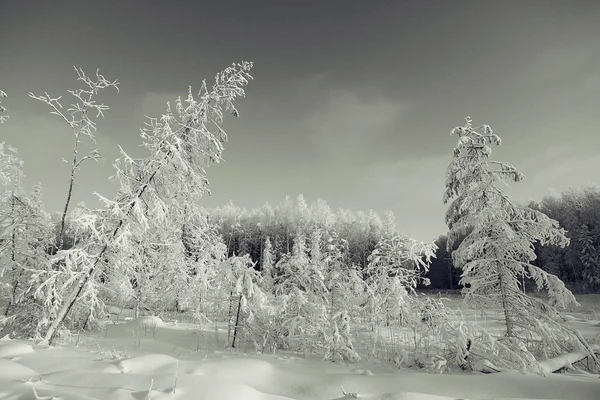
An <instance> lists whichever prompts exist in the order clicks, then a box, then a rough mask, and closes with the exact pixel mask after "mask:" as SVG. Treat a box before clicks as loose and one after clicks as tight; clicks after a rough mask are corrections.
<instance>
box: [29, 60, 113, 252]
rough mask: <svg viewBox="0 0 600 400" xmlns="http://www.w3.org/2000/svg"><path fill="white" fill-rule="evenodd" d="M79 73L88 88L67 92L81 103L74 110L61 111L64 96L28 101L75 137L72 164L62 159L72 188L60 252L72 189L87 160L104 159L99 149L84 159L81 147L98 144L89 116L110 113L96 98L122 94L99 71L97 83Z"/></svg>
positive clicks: (63, 216) (62, 223) (62, 224)
mask: <svg viewBox="0 0 600 400" xmlns="http://www.w3.org/2000/svg"><path fill="white" fill-rule="evenodd" d="M73 68H74V69H75V72H76V73H77V76H78V78H77V80H78V81H81V82H83V83H84V84H85V86H86V88H84V89H76V90H68V92H69V93H70V94H71V95H72V96H73V97H75V99H76V100H78V102H76V103H74V104H71V107H70V108H68V109H67V110H66V113H65V112H63V111H62V109H63V106H62V104H61V103H60V102H59V100H60V99H61V98H62V96H59V97H51V96H50V95H49V94H48V93H45V94H44V95H41V96H38V95H35V94H33V93H31V92H30V93H29V97H31V98H33V99H35V100H39V101H41V102H43V103H46V104H48V105H49V106H50V108H52V111H51V112H50V114H53V115H57V116H59V117H60V118H61V119H63V120H64V121H65V122H66V123H67V125H69V128H70V129H71V131H72V133H73V155H72V157H71V161H67V160H66V159H64V158H63V162H64V163H66V164H69V166H70V168H71V171H70V175H69V185H68V188H67V199H66V200H65V205H64V207H63V211H62V214H61V218H60V228H59V231H58V232H59V234H58V238H59V243H58V248H59V249H60V248H61V247H62V241H63V235H64V232H65V221H66V218H67V213H68V211H69V205H70V203H71V198H72V196H73V189H74V187H75V178H76V175H77V172H79V170H80V168H81V165H82V163H84V162H85V161H87V160H94V161H96V162H98V161H100V160H101V159H102V156H101V155H100V153H99V152H98V150H97V149H92V150H91V151H89V152H88V153H87V154H85V155H83V156H82V155H81V154H80V152H81V145H82V140H83V138H86V137H87V139H88V140H89V141H90V142H91V143H92V144H93V145H95V144H96V139H95V136H94V133H95V132H96V123H95V122H94V121H93V120H92V119H91V117H90V112H94V111H95V112H96V118H98V117H100V116H102V117H104V111H107V110H108V109H109V107H108V106H106V105H104V104H97V103H96V101H95V100H94V97H95V96H96V95H97V94H98V92H99V91H100V90H103V89H106V88H108V87H113V88H115V89H116V90H117V92H118V91H119V82H118V81H117V80H114V81H112V82H111V81H108V80H107V79H106V78H105V77H104V76H102V75H101V74H100V71H99V70H96V80H92V79H91V78H90V77H89V76H87V75H86V74H85V72H83V70H82V69H81V68H77V67H73Z"/></svg>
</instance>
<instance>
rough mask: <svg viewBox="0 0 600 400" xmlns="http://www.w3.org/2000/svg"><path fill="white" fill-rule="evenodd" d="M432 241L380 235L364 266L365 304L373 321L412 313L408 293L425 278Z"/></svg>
mask: <svg viewBox="0 0 600 400" xmlns="http://www.w3.org/2000/svg"><path fill="white" fill-rule="evenodd" d="M435 248H436V247H435V244H434V243H428V244H426V243H422V242H418V241H416V240H414V239H411V238H407V237H405V236H403V235H400V234H398V233H396V234H395V235H394V236H393V237H391V238H385V237H382V239H381V241H380V242H379V243H378V245H377V247H376V249H375V250H373V252H372V253H371V255H370V256H369V265H368V266H367V271H366V273H367V277H368V278H367V285H368V299H367V307H368V309H369V310H370V311H371V315H372V316H373V317H376V321H375V322H376V323H382V322H385V323H386V324H389V323H391V322H392V321H397V322H399V323H400V324H402V323H403V321H404V320H405V317H406V314H407V313H413V312H415V310H413V309H412V308H411V307H410V304H409V302H408V296H409V295H410V294H414V293H415V292H414V290H415V288H416V287H417V284H418V283H419V282H420V281H422V280H423V279H424V278H422V276H423V271H427V268H428V265H429V262H430V260H431V257H433V256H435Z"/></svg>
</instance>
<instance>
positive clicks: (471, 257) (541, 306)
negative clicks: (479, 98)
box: [444, 118, 577, 361]
mask: <svg viewBox="0 0 600 400" xmlns="http://www.w3.org/2000/svg"><path fill="white" fill-rule="evenodd" d="M451 134H452V135H457V136H458V137H459V139H458V145H457V146H456V148H455V149H454V157H453V159H452V161H451V162H450V165H449V167H448V171H447V180H446V191H445V194H444V203H447V202H449V201H450V200H452V199H454V200H453V201H452V203H451V204H450V207H449V209H448V211H447V213H446V223H447V225H448V228H449V229H450V232H449V242H452V240H455V238H457V237H458V236H459V234H460V233H461V232H464V231H465V230H467V229H469V228H471V229H472V232H471V233H470V234H468V236H467V237H466V238H465V239H464V240H463V241H462V243H461V244H460V246H459V247H458V249H457V250H456V251H454V252H453V253H452V258H453V260H454V263H455V265H456V267H457V268H461V269H462V280H461V283H462V285H463V287H464V288H463V293H464V295H465V299H466V300H467V302H468V303H469V304H471V305H473V306H475V307H478V308H480V309H482V310H498V311H500V312H501V313H502V315H503V320H504V323H505V325H506V332H505V336H506V337H507V338H508V339H509V340H510V341H512V342H514V343H516V344H514V345H519V346H521V345H522V343H526V348H527V349H528V350H529V351H530V352H535V353H538V354H537V355H545V356H547V355H550V354H557V353H561V352H563V351H565V350H566V349H565V344H566V342H565V340H564V339H565V335H566V336H567V337H570V338H571V339H572V343H574V342H576V341H577V338H576V335H574V334H573V333H572V331H570V329H569V328H568V327H567V326H566V325H565V324H564V319H562V317H561V315H560V313H559V312H558V311H557V310H556V308H555V306H557V307H566V306H569V305H573V304H577V302H576V300H575V297H574V296H573V294H572V293H571V292H570V291H569V290H567V289H566V288H565V286H564V284H563V283H562V282H561V281H560V279H558V278H557V277H556V276H554V275H551V274H548V273H546V272H545V271H543V270H542V269H540V268H538V267H535V266H534V265H532V264H530V262H531V261H532V260H533V259H535V253H534V247H533V243H534V242H536V241H539V242H540V243H541V244H554V245H558V246H565V245H567V244H568V243H569V240H568V238H567V237H566V236H565V231H564V230H563V229H561V228H559V227H558V222H556V221H554V220H552V219H550V218H548V217H547V216H546V215H545V214H543V213H541V212H539V211H536V210H532V209H530V208H527V207H523V206H519V205H517V204H515V203H513V202H512V201H511V199H510V198H509V196H508V195H507V194H506V193H505V192H504V190H503V189H502V187H501V183H503V181H504V180H512V181H514V182H519V181H521V180H522V179H523V178H524V176H523V174H521V173H520V172H518V171H517V170H516V169H515V167H514V166H512V165H511V164H508V163H505V162H499V161H492V160H489V157H490V155H491V152H492V150H491V145H500V144H501V140H500V138H499V137H498V136H497V135H496V134H494V133H493V132H492V130H491V128H490V127H489V126H487V125H484V126H482V127H480V128H475V127H473V126H472V124H471V119H470V118H467V122H466V125H465V126H462V127H457V128H455V129H453V130H452V133H451ZM449 245H450V244H449ZM524 277H528V278H531V279H532V280H534V281H535V283H536V285H537V287H538V288H539V289H542V288H545V289H546V290H547V291H548V295H549V299H550V304H546V303H544V302H542V301H540V300H538V299H535V298H533V297H530V296H528V295H526V294H525V293H524V292H523V288H522V285H521V282H522V281H523V278H524ZM532 334H533V335H535V337H536V338H537V340H534V341H527V338H528V337H531V335H532ZM525 359H528V360H530V359H531V357H528V356H527V355H526V354H523V358H522V359H521V360H520V361H523V360H525Z"/></svg>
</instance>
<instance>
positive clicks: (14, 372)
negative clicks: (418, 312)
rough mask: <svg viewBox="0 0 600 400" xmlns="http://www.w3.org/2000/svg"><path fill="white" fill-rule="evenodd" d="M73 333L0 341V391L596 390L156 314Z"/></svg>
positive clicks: (464, 395)
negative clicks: (356, 356)
mask: <svg viewBox="0 0 600 400" xmlns="http://www.w3.org/2000/svg"><path fill="white" fill-rule="evenodd" d="M149 323H150V324H151V325H152V329H147V327H148V324H149ZM154 326H156V328H154ZM221 335H222V334H221ZM76 340H77V341H76V342H75V341H74V342H73V343H70V344H63V345H62V346H60V347H51V348H36V347H35V346H33V343H30V342H26V341H20V340H2V341H0V400H4V399H6V400H34V399H48V400H50V399H52V398H54V399H56V400H66V399H69V400H71V399H72V400H86V399H97V400H100V399H111V400H146V399H153V400H165V399H169V400H184V399H190V400H191V399H194V400H277V399H279V400H283V399H288V400H289V399H293V400H312V399H315V400H337V399H353V398H357V399H370V400H458V399H463V400H467V399H470V400H476V399H481V400H482V399H488V400H491V399H495V400H501V399H513V400H516V399H527V400H532V399H547V400H549V399H563V400H598V399H600V379H598V377H597V375H571V374H552V375H549V376H547V377H542V376H539V375H536V374H523V373H519V372H501V373H496V374H490V375H484V374H468V373H458V372H451V373H445V374H429V373H427V372H420V371H415V370H407V369H396V368H392V367H388V366H382V365H377V364H374V363H366V362H362V363H359V365H345V364H339V363H332V362H324V361H321V360H320V359H315V358H310V357H309V358H302V357H298V356H294V355H291V354H287V355H286V354H283V353H278V354H268V355H258V354H248V353H246V354H244V353H241V352H240V353H237V352H234V351H231V350H223V343H222V340H223V337H222V336H221V343H219V342H218V340H219V339H218V337H217V336H216V335H215V331H214V329H213V328H207V329H206V330H204V331H200V332H199V331H198V328H197V326H194V325H192V324H187V323H163V322H162V320H160V319H159V318H158V317H151V318H149V317H142V318H140V319H138V320H133V321H128V322H125V323H122V324H109V325H107V330H106V331H105V332H102V333H100V334H97V335H87V336H81V337H79V338H77V339H76ZM342 387H343V389H344V391H345V392H342ZM344 393H345V394H344Z"/></svg>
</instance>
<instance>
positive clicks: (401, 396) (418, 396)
mask: <svg viewBox="0 0 600 400" xmlns="http://www.w3.org/2000/svg"><path fill="white" fill-rule="evenodd" d="M348 399H350V400H351V399H365V400H468V399H462V398H461V399H458V398H456V397H447V396H437V395H435V394H426V393H413V392H397V393H384V394H360V393H358V394H356V393H355V394H351V393H347V394H346V395H345V396H343V397H338V398H337V399H335V400H348Z"/></svg>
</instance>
